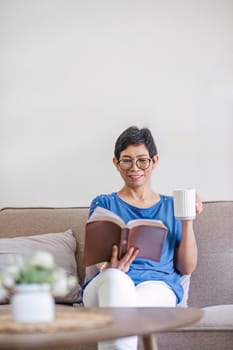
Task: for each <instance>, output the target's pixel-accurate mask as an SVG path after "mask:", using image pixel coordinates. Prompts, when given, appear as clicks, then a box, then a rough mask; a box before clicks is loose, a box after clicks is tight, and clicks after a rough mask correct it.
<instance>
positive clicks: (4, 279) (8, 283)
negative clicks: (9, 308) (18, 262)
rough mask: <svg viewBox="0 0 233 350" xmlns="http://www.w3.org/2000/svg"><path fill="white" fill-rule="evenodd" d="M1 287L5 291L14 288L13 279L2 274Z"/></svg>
mask: <svg viewBox="0 0 233 350" xmlns="http://www.w3.org/2000/svg"><path fill="white" fill-rule="evenodd" d="M2 285H3V286H4V287H5V288H7V289H11V288H14V286H15V279H14V277H13V276H11V275H8V274H4V275H3V276H2Z"/></svg>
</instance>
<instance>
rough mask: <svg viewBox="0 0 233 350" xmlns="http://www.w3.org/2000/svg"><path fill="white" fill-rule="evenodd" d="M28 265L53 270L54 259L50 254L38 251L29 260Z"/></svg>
mask: <svg viewBox="0 0 233 350" xmlns="http://www.w3.org/2000/svg"><path fill="white" fill-rule="evenodd" d="M30 265H35V266H41V267H45V268H54V266H55V264H54V258H53V256H52V254H50V253H48V252H45V251H38V252H36V253H35V255H34V256H33V257H32V258H31V260H30Z"/></svg>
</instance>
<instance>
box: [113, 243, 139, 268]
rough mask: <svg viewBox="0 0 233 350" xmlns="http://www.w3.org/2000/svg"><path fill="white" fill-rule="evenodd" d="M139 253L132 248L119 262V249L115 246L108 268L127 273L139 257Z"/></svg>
mask: <svg viewBox="0 0 233 350" xmlns="http://www.w3.org/2000/svg"><path fill="white" fill-rule="evenodd" d="M138 251H139V250H138V249H135V248H134V247H131V248H130V249H129V250H128V251H127V253H126V254H125V255H124V256H123V257H122V258H121V259H120V260H118V247H117V246H116V245H114V246H113V248H112V257H111V260H110V263H109V265H108V267H112V268H117V269H120V270H122V271H124V272H127V271H128V270H129V267H130V264H131V263H132V261H133V260H134V259H135V258H136V257H137V255H138Z"/></svg>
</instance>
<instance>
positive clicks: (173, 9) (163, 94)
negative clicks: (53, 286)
mask: <svg viewBox="0 0 233 350" xmlns="http://www.w3.org/2000/svg"><path fill="white" fill-rule="evenodd" d="M232 38H233V1H232V0H222V1H219V0H189V1H187V0H183V1H182V0H180V1H179V0H160V1H159V0H158V1H156V0H140V1H138V0H118V1H117V0H115V1H112V0H105V1H104V0H82V1H81V0H79V1H78V0H77V1H74V0H66V1H65V0H63V1H62V0H38V1H36V0H0V50H1V55H0V88H1V90H0V118H1V120H0V121H1V128H0V161H1V170H0V207H4V206H37V205H42V206H43V205H46V206H70V205H88V204H89V202H90V200H91V199H92V198H93V197H94V196H95V195H97V194H99V193H107V192H110V191H115V190H118V189H119V187H120V186H121V184H122V182H121V179H120V178H119V175H118V173H116V172H115V169H114V167H113V165H112V163H111V161H112V156H113V148H114V142H115V140H116V137H117V136H118V135H119V133H120V132H121V131H123V129H125V128H126V127H128V126H130V125H138V126H140V127H141V126H148V127H150V128H151V129H152V131H153V133H154V135H155V139H156V142H157V145H158V149H159V154H160V163H159V166H158V168H157V170H156V171H155V173H154V175H153V178H152V185H153V187H154V189H155V191H158V192H163V193H168V194H170V193H171V192H172V189H173V188H174V187H195V188H196V189H197V190H198V192H199V193H200V195H201V196H202V198H203V199H204V200H212V199H213V200H222V199H233V181H232V179H233V137H232V135H233V39H232Z"/></svg>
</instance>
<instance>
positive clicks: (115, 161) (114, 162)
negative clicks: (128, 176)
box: [112, 157, 118, 170]
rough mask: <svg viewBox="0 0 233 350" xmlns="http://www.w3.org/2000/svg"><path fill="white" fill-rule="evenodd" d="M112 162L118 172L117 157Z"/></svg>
mask: <svg viewBox="0 0 233 350" xmlns="http://www.w3.org/2000/svg"><path fill="white" fill-rule="evenodd" d="M112 162H113V164H114V166H115V167H116V169H117V170H118V160H117V159H116V157H113V159H112Z"/></svg>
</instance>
